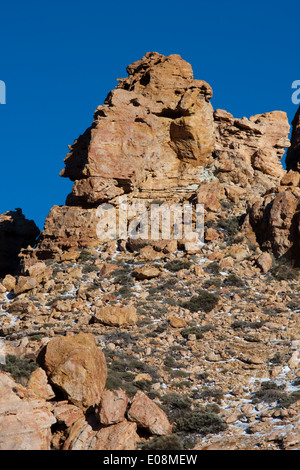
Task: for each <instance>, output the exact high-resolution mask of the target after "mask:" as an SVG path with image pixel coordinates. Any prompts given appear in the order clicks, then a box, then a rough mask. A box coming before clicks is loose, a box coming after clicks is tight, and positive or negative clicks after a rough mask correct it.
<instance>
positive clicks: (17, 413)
mask: <svg viewBox="0 0 300 470" xmlns="http://www.w3.org/2000/svg"><path fill="white" fill-rule="evenodd" d="M55 422H56V419H55V417H54V416H53V414H52V413H51V409H50V406H49V404H48V403H47V402H46V401H45V400H43V399H40V398H39V396H38V395H35V394H34V393H33V392H32V393H31V394H30V392H29V391H28V389H26V388H25V387H23V386H21V385H20V384H17V383H16V382H15V381H14V380H13V379H12V378H11V377H9V375H8V374H5V373H3V372H0V450H50V443H51V426H52V425H53V424H54V423H55Z"/></svg>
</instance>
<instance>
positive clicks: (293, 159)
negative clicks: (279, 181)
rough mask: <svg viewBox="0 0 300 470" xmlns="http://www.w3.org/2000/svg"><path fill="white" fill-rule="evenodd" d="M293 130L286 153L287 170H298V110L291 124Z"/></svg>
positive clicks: (299, 167)
mask: <svg viewBox="0 0 300 470" xmlns="http://www.w3.org/2000/svg"><path fill="white" fill-rule="evenodd" d="M292 126H293V130H292V137H291V147H290V148H289V149H288V151H287V156H286V168H287V170H294V171H298V172H299V170H300V166H299V165H300V108H299V109H298V111H297V113H296V115H295V117H294V120H293V122H292Z"/></svg>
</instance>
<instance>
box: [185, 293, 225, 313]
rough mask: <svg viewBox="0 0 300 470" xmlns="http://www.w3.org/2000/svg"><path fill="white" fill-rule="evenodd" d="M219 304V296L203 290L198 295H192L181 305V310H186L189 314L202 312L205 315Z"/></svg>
mask: <svg viewBox="0 0 300 470" xmlns="http://www.w3.org/2000/svg"><path fill="white" fill-rule="evenodd" d="M218 302H219V296H218V295H217V294H213V293H211V292H207V291H205V290H201V291H200V292H199V293H198V295H194V296H193V297H192V298H191V299H190V300H188V301H187V302H183V303H182V307H183V308H187V309H188V310H190V312H199V311H200V310H202V311H203V312H205V313H208V312H211V310H213V309H214V308H215V307H216V306H217V304H218Z"/></svg>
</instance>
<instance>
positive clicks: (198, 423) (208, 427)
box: [176, 411, 227, 436]
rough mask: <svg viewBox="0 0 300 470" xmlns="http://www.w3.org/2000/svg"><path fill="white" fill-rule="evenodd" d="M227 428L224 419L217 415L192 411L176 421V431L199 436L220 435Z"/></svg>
mask: <svg viewBox="0 0 300 470" xmlns="http://www.w3.org/2000/svg"><path fill="white" fill-rule="evenodd" d="M226 428H227V425H226V423H225V422H224V421H223V419H222V418H221V417H220V416H218V415H217V414H215V413H210V412H205V411H190V412H188V413H186V414H185V416H183V417H180V418H178V419H177V421H176V431H184V432H192V433H197V434H202V435H203V436H205V435H206V434H218V433H219V432H221V431H224V430H225V429H226Z"/></svg>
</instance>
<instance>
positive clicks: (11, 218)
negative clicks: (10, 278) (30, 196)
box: [0, 209, 40, 277]
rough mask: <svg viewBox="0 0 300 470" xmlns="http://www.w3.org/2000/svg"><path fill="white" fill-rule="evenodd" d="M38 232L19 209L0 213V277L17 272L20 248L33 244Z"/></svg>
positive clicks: (34, 225)
mask: <svg viewBox="0 0 300 470" xmlns="http://www.w3.org/2000/svg"><path fill="white" fill-rule="evenodd" d="M39 233H40V231H39V229H38V227H37V226H36V224H35V223H34V222H33V221H32V220H28V219H26V218H25V216H24V215H23V214H22V211H21V209H17V210H16V211H8V212H5V213H4V214H1V215H0V277H2V276H3V277H4V276H5V275H6V274H15V273H16V272H17V270H18V268H19V258H18V255H19V253H20V251H21V249H22V248H26V247H27V246H28V245H31V246H34V245H35V243H36V239H37V237H38V235H39Z"/></svg>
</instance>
